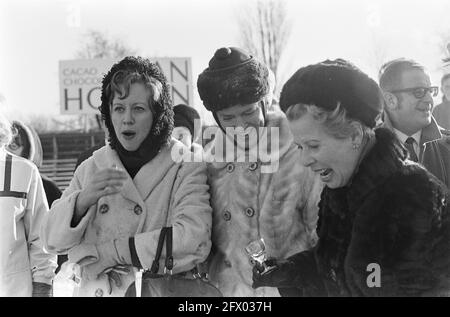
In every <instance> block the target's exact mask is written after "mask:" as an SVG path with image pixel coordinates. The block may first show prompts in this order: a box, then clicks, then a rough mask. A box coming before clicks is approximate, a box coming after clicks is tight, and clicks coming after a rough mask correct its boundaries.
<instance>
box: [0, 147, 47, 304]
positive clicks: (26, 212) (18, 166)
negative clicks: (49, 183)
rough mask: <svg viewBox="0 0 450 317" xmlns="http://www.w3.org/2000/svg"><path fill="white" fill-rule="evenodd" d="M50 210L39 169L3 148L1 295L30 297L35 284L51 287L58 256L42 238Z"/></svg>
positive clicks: (0, 177) (0, 160) (0, 162)
mask: <svg viewBox="0 0 450 317" xmlns="http://www.w3.org/2000/svg"><path fill="white" fill-rule="evenodd" d="M47 211H48V205H47V199H46V197H45V192H44V188H43V186H42V180H41V177H40V175H39V171H38V169H37V168H36V166H35V165H34V164H33V163H31V162H30V161H28V160H26V159H24V158H21V157H18V156H15V155H13V154H9V153H8V152H6V150H5V149H4V148H3V147H2V148H0V235H1V237H0V296H31V295H32V291H33V286H32V282H40V283H46V284H50V285H51V284H52V280H53V277H54V275H55V273H54V271H55V269H56V256H54V255H51V254H49V253H47V252H45V251H44V249H43V244H42V241H41V240H40V238H39V232H40V226H41V223H42V220H43V218H44V216H45V214H46V213H47Z"/></svg>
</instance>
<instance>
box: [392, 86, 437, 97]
mask: <svg viewBox="0 0 450 317" xmlns="http://www.w3.org/2000/svg"><path fill="white" fill-rule="evenodd" d="M396 92H410V93H412V94H413V95H414V97H416V98H417V99H421V98H423V97H425V95H426V94H427V92H429V93H430V94H431V95H432V96H433V97H436V96H437V95H438V93H439V88H438V87H436V86H433V87H415V88H405V89H397V90H392V91H391V93H396Z"/></svg>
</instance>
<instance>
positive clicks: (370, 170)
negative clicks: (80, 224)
mask: <svg viewBox="0 0 450 317" xmlns="http://www.w3.org/2000/svg"><path fill="white" fill-rule="evenodd" d="M280 104H281V107H282V109H283V110H284V111H285V112H286V114H287V117H288V119H289V120H290V126H291V130H292V132H293V134H294V140H295V143H296V144H297V145H298V147H299V148H300V149H301V152H302V153H301V161H302V163H303V164H304V165H305V166H307V167H309V168H311V170H312V171H314V172H315V173H316V174H317V175H319V176H320V178H321V180H322V182H323V183H324V184H325V188H324V190H323V192H322V195H321V201H320V204H319V207H320V211H319V221H318V227H317V233H318V236H319V241H318V244H317V245H316V247H314V248H313V249H311V250H309V251H305V252H301V253H298V254H295V255H293V256H291V257H289V258H288V259H287V260H284V261H282V260H280V261H278V263H277V261H276V260H270V261H269V262H272V263H268V264H272V265H274V266H275V268H274V269H273V270H272V271H270V272H269V273H265V274H260V273H259V272H258V271H257V270H254V275H253V280H254V285H253V286H254V287H260V286H277V287H279V288H280V291H281V292H282V293H284V294H286V295H292V294H293V293H292V292H293V291H294V290H296V291H299V292H300V294H302V295H305V296H418V295H447V296H448V295H450V283H449V277H450V214H449V213H450V207H449V194H448V192H447V190H446V188H445V186H444V185H443V184H442V183H440V182H439V181H438V180H437V179H436V178H435V177H434V176H433V175H432V174H430V173H429V172H427V171H426V170H425V169H424V168H423V167H422V166H420V165H418V164H416V163H414V162H412V161H410V160H408V159H407V151H406V149H405V148H403V147H402V145H401V144H400V143H398V141H396V138H395V136H394V135H393V134H392V133H391V132H390V131H388V130H386V129H384V128H378V129H374V128H375V126H376V123H377V119H378V118H379V115H380V114H381V111H382V97H381V93H380V90H379V88H378V86H377V84H376V83H375V81H373V80H372V79H371V78H369V77H368V76H367V75H366V74H364V73H363V72H362V71H361V70H359V69H358V68H357V67H355V66H354V65H352V64H351V63H349V62H347V61H345V60H341V59H338V60H335V61H329V60H327V61H324V62H321V63H318V64H315V65H310V66H307V67H304V68H301V69H300V70H298V71H297V72H296V73H295V74H294V75H293V76H292V77H291V78H290V79H289V80H288V81H287V83H286V84H285V85H284V87H283V90H282V93H281V98H280Z"/></svg>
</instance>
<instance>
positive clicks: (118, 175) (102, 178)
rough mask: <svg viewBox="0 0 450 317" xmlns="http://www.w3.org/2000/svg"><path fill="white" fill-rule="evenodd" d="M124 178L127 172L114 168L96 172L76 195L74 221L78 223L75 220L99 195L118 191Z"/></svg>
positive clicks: (82, 214) (81, 215) (95, 201)
mask: <svg viewBox="0 0 450 317" xmlns="http://www.w3.org/2000/svg"><path fill="white" fill-rule="evenodd" d="M126 179H127V173H126V172H125V171H123V170H120V169H116V168H105V169H103V170H100V171H98V172H96V173H95V174H94V175H93V176H92V177H91V179H90V182H89V183H88V184H87V186H86V187H85V188H83V190H82V191H81V193H80V194H79V195H78V199H77V203H76V206H75V214H74V221H75V222H76V223H78V222H79V221H77V220H79V219H81V218H82V217H83V216H84V215H85V214H86V211H87V210H88V209H89V207H91V206H92V205H94V204H96V203H97V201H98V200H99V199H100V197H102V196H107V195H112V194H116V193H118V192H120V190H121V188H122V186H123V184H124V183H125V181H126Z"/></svg>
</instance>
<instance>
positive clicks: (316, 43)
mask: <svg viewBox="0 0 450 317" xmlns="http://www.w3.org/2000/svg"><path fill="white" fill-rule="evenodd" d="M285 2H286V4H287V7H288V9H289V10H288V11H289V18H290V19H291V21H292V33H291V36H290V39H289V44H288V47H287V48H286V51H285V53H284V55H283V56H282V60H281V65H280V76H279V78H278V80H279V81H280V82H284V81H286V80H287V79H288V77H289V76H290V75H291V74H292V73H294V72H295V71H296V70H297V69H298V68H299V67H301V66H305V65H307V64H310V63H314V62H318V61H321V60H323V59H326V58H337V57H342V58H346V59H349V60H351V61H353V62H354V63H355V64H356V65H357V66H359V67H360V68H362V69H363V70H364V71H366V72H368V73H369V75H371V76H372V77H374V78H375V79H376V71H377V67H378V65H379V64H380V62H381V61H385V60H388V59H391V58H396V57H400V56H404V57H410V58H414V59H417V60H418V61H419V62H421V63H423V64H424V65H425V66H426V67H428V69H429V71H430V73H431V77H432V81H433V83H434V84H439V78H440V76H441V70H440V69H439V66H440V64H441V60H440V59H441V58H442V57H444V56H443V55H442V53H441V52H440V51H439V49H438V42H439V34H440V33H444V32H445V31H447V33H449V34H450V1H448V0H416V1H414V0H407V1H406V0H405V1H402V0H390V1H381V0H378V1H369V0H367V1H361V0H346V1H342V0H340V1H338V0H313V1H305V0H295V1H290V0H285ZM245 3H246V0H147V1H138V0H126V1H125V0H120V1H111V0H109V1H78V0H59V1H58V0H33V1H31V0H2V1H0V102H1V103H2V104H3V108H4V109H5V108H6V109H7V111H8V112H9V113H12V114H13V115H15V116H21V115H22V116H23V115H28V114H36V113H48V114H54V115H57V114H59V86H58V85H59V82H58V79H59V78H58V62H59V61H60V60H68V59H73V58H74V57H75V53H76V51H77V50H78V49H79V47H80V45H81V43H82V39H83V35H84V34H86V32H87V31H88V30H90V29H94V30H99V31H102V32H105V33H107V34H108V35H109V36H111V37H116V38H121V39H123V40H124V42H125V43H126V44H127V45H128V46H130V47H131V48H134V49H136V50H137V51H138V52H139V53H140V54H141V55H143V56H154V57H191V58H192V68H193V76H192V77H193V79H194V82H196V80H197V77H198V74H199V73H200V72H201V71H202V70H203V69H204V68H206V67H207V65H208V61H209V59H210V58H211V57H212V55H213V53H214V51H215V50H216V49H217V48H219V47H221V46H239V44H240V43H239V30H238V27H237V23H236V18H235V17H236V14H237V13H238V12H241V10H240V9H241V7H242V6H243V5H245ZM77 12H79V15H78V14H77ZM195 90H196V89H195V85H194V103H195V106H196V107H197V108H198V109H199V110H200V111H201V110H202V107H203V106H202V104H201V101H200V99H199V97H198V94H197V93H196V91H195ZM436 101H437V102H438V100H436ZM201 112H202V111H201Z"/></svg>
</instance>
